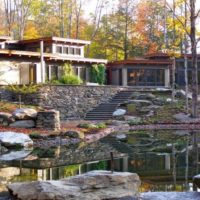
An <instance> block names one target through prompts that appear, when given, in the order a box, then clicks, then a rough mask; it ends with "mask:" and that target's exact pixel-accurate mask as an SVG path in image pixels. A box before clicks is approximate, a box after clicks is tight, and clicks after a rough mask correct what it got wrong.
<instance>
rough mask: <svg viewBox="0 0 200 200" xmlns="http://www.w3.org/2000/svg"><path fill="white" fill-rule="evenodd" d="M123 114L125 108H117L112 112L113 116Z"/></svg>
mask: <svg viewBox="0 0 200 200" xmlns="http://www.w3.org/2000/svg"><path fill="white" fill-rule="evenodd" d="M125 114H126V110H124V109H117V110H116V111H115V112H114V113H113V117H121V116H124V115H125Z"/></svg>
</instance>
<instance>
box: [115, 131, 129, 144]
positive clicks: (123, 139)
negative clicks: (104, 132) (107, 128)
mask: <svg viewBox="0 0 200 200" xmlns="http://www.w3.org/2000/svg"><path fill="white" fill-rule="evenodd" d="M116 139H117V140H120V141H121V142H127V140H128V138H127V135H126V134H123V133H121V134H117V135H116Z"/></svg>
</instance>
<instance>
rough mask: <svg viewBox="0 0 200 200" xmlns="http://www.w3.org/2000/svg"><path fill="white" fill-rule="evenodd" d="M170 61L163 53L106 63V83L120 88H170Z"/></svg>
mask: <svg viewBox="0 0 200 200" xmlns="http://www.w3.org/2000/svg"><path fill="white" fill-rule="evenodd" d="M171 66H172V61H171V60H170V58H169V56H167V55H166V54H164V53H157V54H150V55H147V56H146V57H144V58H139V59H134V60H125V61H114V62H110V63H108V77H109V78H108V79H109V80H108V83H109V84H111V85H122V86H151V87H152V86H157V87H169V86H170V69H171Z"/></svg>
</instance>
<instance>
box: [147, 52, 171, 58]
mask: <svg viewBox="0 0 200 200" xmlns="http://www.w3.org/2000/svg"><path fill="white" fill-rule="evenodd" d="M144 57H145V58H155V57H157V58H165V59H167V58H170V56H169V55H168V54H167V53H162V52H158V53H149V54H147V55H145V56H144Z"/></svg>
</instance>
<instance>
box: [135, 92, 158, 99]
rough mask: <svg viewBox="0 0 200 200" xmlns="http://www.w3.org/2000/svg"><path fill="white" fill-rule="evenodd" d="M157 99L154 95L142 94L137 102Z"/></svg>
mask: <svg viewBox="0 0 200 200" xmlns="http://www.w3.org/2000/svg"><path fill="white" fill-rule="evenodd" d="M155 98H156V96H155V95H153V94H152V93H146V94H140V95H138V97H137V98H136V99H137V100H150V101H151V100H154V99H155Z"/></svg>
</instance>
